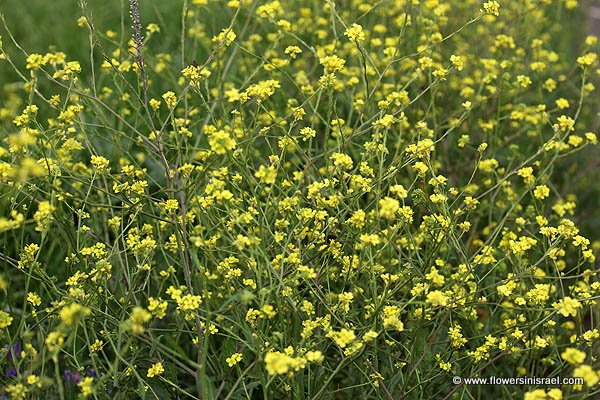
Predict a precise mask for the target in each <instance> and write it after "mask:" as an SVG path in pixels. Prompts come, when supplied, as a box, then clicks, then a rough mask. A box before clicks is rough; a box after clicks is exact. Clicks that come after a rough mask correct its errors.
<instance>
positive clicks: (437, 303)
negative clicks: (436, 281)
mask: <svg viewBox="0 0 600 400" xmlns="http://www.w3.org/2000/svg"><path fill="white" fill-rule="evenodd" d="M426 302H427V303H428V304H431V305H432V306H434V307H444V306H446V305H447V304H448V296H446V295H445V294H444V292H442V291H440V290H434V291H432V292H429V293H428V294H427V300H426Z"/></svg>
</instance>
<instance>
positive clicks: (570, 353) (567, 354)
mask: <svg viewBox="0 0 600 400" xmlns="http://www.w3.org/2000/svg"><path fill="white" fill-rule="evenodd" d="M560 356H561V357H562V359H563V360H565V361H566V362H568V363H569V364H573V365H578V364H581V363H583V362H584V361H585V356H586V355H585V353H584V352H583V351H580V350H577V349H574V348H572V347H568V348H567V349H565V351H563V352H562V353H561V354H560Z"/></svg>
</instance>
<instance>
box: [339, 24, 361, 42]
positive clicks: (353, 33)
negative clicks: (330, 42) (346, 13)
mask: <svg viewBox="0 0 600 400" xmlns="http://www.w3.org/2000/svg"><path fill="white" fill-rule="evenodd" d="M344 35H345V36H347V37H348V39H350V40H351V41H353V42H362V41H363V40H365V33H364V32H363V28H362V26H360V25H358V24H352V25H351V26H349V27H348V29H346V31H345V32H344Z"/></svg>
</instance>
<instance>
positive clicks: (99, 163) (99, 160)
mask: <svg viewBox="0 0 600 400" xmlns="http://www.w3.org/2000/svg"><path fill="white" fill-rule="evenodd" d="M90 162H91V163H92V166H93V167H94V169H95V170H96V172H98V173H99V174H103V173H105V172H108V171H109V170H110V168H109V166H108V165H109V161H108V160H107V159H106V158H104V157H102V156H92V158H91V161H90Z"/></svg>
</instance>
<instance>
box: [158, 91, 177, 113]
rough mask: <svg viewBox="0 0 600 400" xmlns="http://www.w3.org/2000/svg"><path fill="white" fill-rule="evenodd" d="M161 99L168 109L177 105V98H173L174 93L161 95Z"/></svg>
mask: <svg viewBox="0 0 600 400" xmlns="http://www.w3.org/2000/svg"><path fill="white" fill-rule="evenodd" d="M162 98H163V100H164V102H165V104H166V105H167V107H168V108H169V109H171V108H173V107H175V105H176V104H177V96H175V93H173V92H172V91H170V90H169V91H168V92H165V93H164V94H163V95H162Z"/></svg>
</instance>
